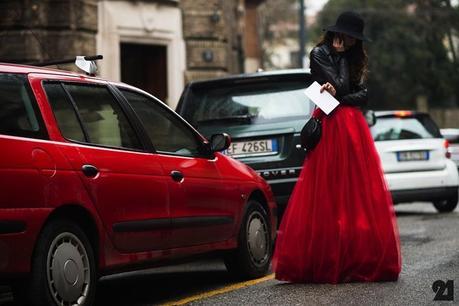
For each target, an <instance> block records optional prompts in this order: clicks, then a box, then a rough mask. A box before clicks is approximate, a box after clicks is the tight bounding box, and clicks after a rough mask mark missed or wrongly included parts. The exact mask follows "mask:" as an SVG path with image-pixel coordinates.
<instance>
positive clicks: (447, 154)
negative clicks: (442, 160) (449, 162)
mask: <svg viewBox="0 0 459 306" xmlns="http://www.w3.org/2000/svg"><path fill="white" fill-rule="evenodd" d="M443 146H444V147H445V157H446V158H451V151H450V150H449V141H448V140H446V139H445V142H444V143H443Z"/></svg>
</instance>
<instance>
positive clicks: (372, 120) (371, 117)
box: [364, 109, 376, 126]
mask: <svg viewBox="0 0 459 306" xmlns="http://www.w3.org/2000/svg"><path fill="white" fill-rule="evenodd" d="M364 116H365V120H366V121H367V124H368V126H373V125H375V124H376V115H375V112H374V111H372V110H371V109H370V110H367V111H365V113H364Z"/></svg>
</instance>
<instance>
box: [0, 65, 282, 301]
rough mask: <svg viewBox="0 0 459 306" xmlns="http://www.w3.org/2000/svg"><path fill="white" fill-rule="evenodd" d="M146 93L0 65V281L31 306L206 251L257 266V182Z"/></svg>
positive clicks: (218, 141) (245, 271)
mask: <svg viewBox="0 0 459 306" xmlns="http://www.w3.org/2000/svg"><path fill="white" fill-rule="evenodd" d="M229 144H230V138H229V136H227V135H225V134H217V135H213V136H212V138H211V139H210V142H209V141H207V140H206V139H205V138H204V137H203V136H201V135H200V134H199V133H198V132H197V131H196V130H195V129H193V127H191V126H190V125H189V124H188V123H187V122H186V121H185V120H184V119H182V118H181V117H180V116H179V115H177V114H176V113H175V112H173V111H172V110H171V109H169V108H168V107H167V106H166V105H165V104H164V103H162V102H161V101H159V100H158V99H156V98H154V97H153V96H151V95H149V94H147V93H145V92H143V91H141V90H139V89H137V88H134V87H132V86H128V85H126V84H121V83H113V82H109V81H105V80H101V79H98V78H94V77H90V76H85V75H80V74H76V73H70V72H64V71H59V70H51V69H45V68H39V67H33V66H19V65H9V64H0V148H1V150H0V186H1V188H0V279H1V280H2V281H3V282H5V281H6V282H7V283H8V284H10V285H11V286H12V288H13V293H14V295H15V298H18V299H21V300H24V299H25V301H26V302H27V303H29V304H32V305H54V304H55V305H74V304H78V305H91V304H92V303H93V301H94V296H95V288H96V282H97V279H98V277H100V276H102V275H106V274H110V273H116V272H121V271H129V270H134V269H139V268H144V267H148V266H151V265H152V264H153V265H164V264H167V263H170V262H173V261H174V260H176V259H183V258H186V257H189V256H191V255H196V254H202V253H208V252H211V251H220V252H218V254H222V255H223V256H224V258H225V263H226V265H227V267H228V270H229V271H231V272H234V273H237V274H238V275H240V276H242V277H259V276H261V275H264V274H265V273H266V272H267V271H268V269H269V264H270V259H271V251H272V245H273V239H274V236H275V230H276V229H275V226H273V225H275V224H277V220H276V215H275V203H274V200H273V196H272V192H271V190H270V188H269V186H268V184H267V183H266V182H265V181H264V180H263V179H262V178H260V176H259V175H257V174H256V173H255V172H254V171H253V170H251V169H250V168H249V167H248V166H246V165H244V164H242V163H240V162H238V161H236V160H233V159H231V158H229V157H227V156H225V155H223V154H221V153H219V151H221V150H225V149H226V148H228V146H229Z"/></svg>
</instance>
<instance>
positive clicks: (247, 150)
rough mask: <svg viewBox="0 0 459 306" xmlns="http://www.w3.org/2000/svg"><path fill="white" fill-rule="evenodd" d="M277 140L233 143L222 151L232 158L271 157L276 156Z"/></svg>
mask: <svg viewBox="0 0 459 306" xmlns="http://www.w3.org/2000/svg"><path fill="white" fill-rule="evenodd" d="M277 152H278V149H277V140H276V139H263V140H250V141H239V142H233V143H231V145H230V146H229V148H228V149H227V150H226V151H224V152H223V153H225V154H226V155H229V156H233V157H244V156H256V155H271V154H277Z"/></svg>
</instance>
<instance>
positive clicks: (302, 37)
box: [298, 0, 306, 68]
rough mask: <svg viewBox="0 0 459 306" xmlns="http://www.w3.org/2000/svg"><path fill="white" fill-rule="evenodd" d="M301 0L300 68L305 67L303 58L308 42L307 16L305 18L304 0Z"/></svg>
mask: <svg viewBox="0 0 459 306" xmlns="http://www.w3.org/2000/svg"><path fill="white" fill-rule="evenodd" d="M299 1H300V11H299V23H300V24H299V25H300V33H299V35H300V37H299V43H300V52H299V54H298V57H299V58H298V63H299V67H300V68H304V67H303V59H304V45H305V44H306V31H305V22H304V21H305V18H304V10H305V6H304V0H299Z"/></svg>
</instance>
